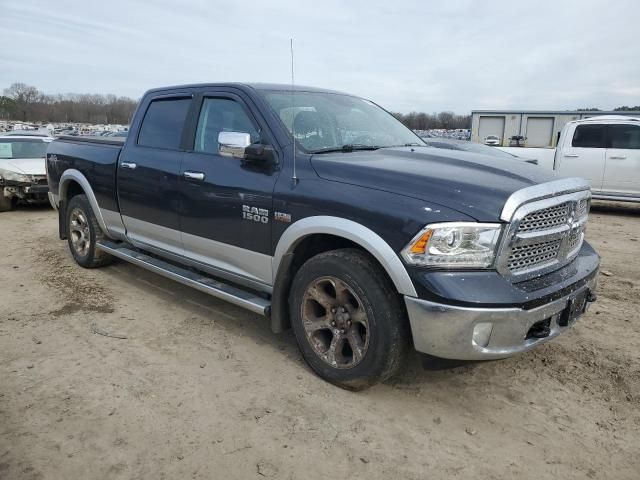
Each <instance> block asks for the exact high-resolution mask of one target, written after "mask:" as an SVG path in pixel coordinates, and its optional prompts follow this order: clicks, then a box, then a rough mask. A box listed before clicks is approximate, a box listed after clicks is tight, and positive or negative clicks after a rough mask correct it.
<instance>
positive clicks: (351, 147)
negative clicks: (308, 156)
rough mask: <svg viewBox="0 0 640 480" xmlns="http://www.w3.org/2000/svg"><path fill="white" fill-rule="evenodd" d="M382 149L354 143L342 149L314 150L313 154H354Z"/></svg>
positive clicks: (376, 146)
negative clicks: (358, 151) (359, 151)
mask: <svg viewBox="0 0 640 480" xmlns="http://www.w3.org/2000/svg"><path fill="white" fill-rule="evenodd" d="M379 148H382V147H380V146H378V145H359V144H353V143H347V144H346V145H342V146H341V147H329V148H321V149H320V150H312V151H311V153H313V154H317V153H331V152H353V151H356V150H378V149H379Z"/></svg>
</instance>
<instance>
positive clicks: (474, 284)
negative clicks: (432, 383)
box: [405, 243, 599, 360]
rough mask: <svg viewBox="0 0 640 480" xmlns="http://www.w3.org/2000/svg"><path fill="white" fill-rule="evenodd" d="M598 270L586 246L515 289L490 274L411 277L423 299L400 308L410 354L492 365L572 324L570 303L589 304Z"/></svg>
mask: <svg viewBox="0 0 640 480" xmlns="http://www.w3.org/2000/svg"><path fill="white" fill-rule="evenodd" d="M598 265H599V257H598V255H597V254H596V253H595V252H594V251H593V249H592V248H591V247H590V246H589V245H588V244H586V243H585V244H584V245H583V249H582V251H581V254H580V255H579V257H578V258H576V259H575V260H574V261H573V262H572V263H571V264H569V265H567V266H565V267H564V268H563V269H561V270H559V271H556V272H553V273H550V274H547V275H545V276H543V277H539V278H537V279H533V280H530V281H527V282H523V283H521V284H516V285H513V284H511V283H509V282H508V281H506V280H504V279H503V278H502V277H501V276H500V275H499V274H497V273H495V272H494V273H489V272H487V273H484V274H483V273H479V274H475V273H468V274H458V273H449V274H447V273H437V272H434V273H431V274H425V275H423V276H422V277H421V276H419V275H414V279H415V280H419V282H416V283H417V285H418V286H419V287H420V288H418V291H419V293H420V296H421V297H422V298H414V297H405V304H406V306H407V313H408V316H409V321H410V323H411V331H412V334H413V341H414V345H415V348H416V350H418V351H419V352H423V353H427V354H429V355H433V356H435V357H441V358H448V359H456V360H492V359H498V358H505V357H509V356H511V355H514V354H517V353H521V352H525V351H527V350H529V349H531V348H533V347H535V346H537V345H540V344H542V343H545V342H548V341H549V340H551V339H552V338H555V337H557V336H558V335H560V334H561V333H563V332H565V331H566V330H568V329H569V328H570V327H571V326H572V324H573V323H574V321H575V319H576V318H577V315H572V317H571V318H572V321H571V322H569V323H567V312H568V309H569V304H570V302H571V303H575V302H574V299H576V298H582V299H586V298H589V300H590V301H593V299H594V294H593V292H595V287H596V282H597V272H598ZM427 291H428V293H429V295H427V294H426V293H427ZM588 303H589V302H587V305H588ZM474 332H475V333H476V337H475V338H474Z"/></svg>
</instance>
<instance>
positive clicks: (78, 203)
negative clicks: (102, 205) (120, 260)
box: [66, 195, 113, 268]
mask: <svg viewBox="0 0 640 480" xmlns="http://www.w3.org/2000/svg"><path fill="white" fill-rule="evenodd" d="M66 212H67V222H66V225H67V240H68V243H69V250H70V251H71V255H73V258H74V260H75V261H76V263H77V264H78V265H80V266H81V267H85V268H96V267H102V266H104V265H108V264H110V263H111V262H112V261H113V257H112V256H111V255H109V254H107V253H105V252H103V251H101V250H98V249H97V248H96V243H97V242H98V241H100V240H102V239H103V238H105V237H104V233H103V232H102V229H101V228H100V225H98V221H97V220H96V217H95V215H94V213H93V210H92V209H91V205H90V204H89V200H88V199H87V197H86V195H76V196H75V197H73V198H72V199H71V200H70V201H69V205H67V209H66Z"/></svg>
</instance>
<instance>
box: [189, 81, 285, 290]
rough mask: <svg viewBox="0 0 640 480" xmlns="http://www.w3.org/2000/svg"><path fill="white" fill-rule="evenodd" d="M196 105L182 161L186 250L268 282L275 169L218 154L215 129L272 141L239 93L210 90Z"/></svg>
mask: <svg viewBox="0 0 640 480" xmlns="http://www.w3.org/2000/svg"><path fill="white" fill-rule="evenodd" d="M200 102H201V107H200V112H199V116H198V123H197V126H196V128H195V134H194V138H193V148H192V149H190V151H188V152H187V153H185V155H184V157H183V161H182V173H183V178H182V179H181V187H180V188H181V193H182V195H181V197H182V199H183V204H182V206H181V217H180V222H181V227H182V243H183V246H184V250H185V256H186V257H188V258H190V259H192V260H195V261H197V262H199V263H201V264H204V265H206V266H208V267H210V268H213V269H215V270H216V271H219V272H220V273H222V274H227V275H231V276H232V277H234V278H235V279H237V280H239V281H240V282H242V281H243V280H247V281H249V282H257V283H259V284H265V285H271V283H272V270H271V256H270V253H271V252H270V245H271V222H272V219H273V215H272V213H273V212H272V195H273V189H274V186H275V182H276V179H277V173H278V170H277V169H275V168H274V167H272V166H269V167H266V166H264V167H263V166H256V165H252V164H249V163H246V162H243V160H242V159H240V158H236V157H232V156H228V155H226V154H221V153H220V151H219V145H218V135H219V134H220V132H242V133H248V134H249V135H250V138H251V142H252V143H260V142H261V143H272V142H271V141H270V139H269V138H268V132H266V131H265V130H263V129H261V127H260V124H259V123H258V122H257V120H256V117H255V116H254V114H253V113H252V111H251V110H250V108H249V106H248V104H247V103H246V102H245V101H244V100H243V99H242V98H241V97H239V96H238V95H235V94H233V93H229V92H222V91H220V92H216V91H211V92H209V93H207V94H206V95H203V97H202V98H201V100H200Z"/></svg>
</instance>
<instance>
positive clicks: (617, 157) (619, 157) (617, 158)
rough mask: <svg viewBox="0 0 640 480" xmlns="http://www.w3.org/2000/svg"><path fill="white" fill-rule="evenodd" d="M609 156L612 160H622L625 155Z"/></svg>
mask: <svg viewBox="0 0 640 480" xmlns="http://www.w3.org/2000/svg"><path fill="white" fill-rule="evenodd" d="M609 158H611V159H612V160H624V159H625V158H627V157H625V156H624V155H611V156H610V157H609Z"/></svg>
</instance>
